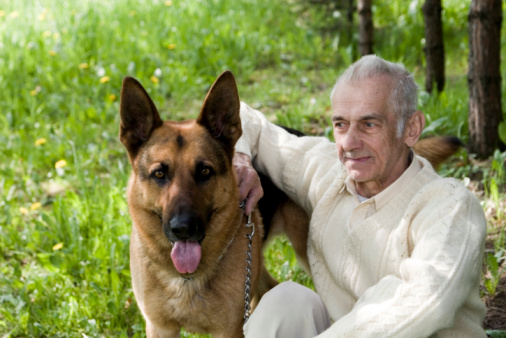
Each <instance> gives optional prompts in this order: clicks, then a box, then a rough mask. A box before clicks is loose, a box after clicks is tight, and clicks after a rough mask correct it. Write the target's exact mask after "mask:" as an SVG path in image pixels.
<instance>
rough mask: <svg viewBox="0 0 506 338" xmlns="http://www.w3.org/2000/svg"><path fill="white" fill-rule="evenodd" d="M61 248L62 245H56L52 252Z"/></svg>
mask: <svg viewBox="0 0 506 338" xmlns="http://www.w3.org/2000/svg"><path fill="white" fill-rule="evenodd" d="M61 248H63V243H58V244H55V245H54V246H53V251H56V250H60V249H61Z"/></svg>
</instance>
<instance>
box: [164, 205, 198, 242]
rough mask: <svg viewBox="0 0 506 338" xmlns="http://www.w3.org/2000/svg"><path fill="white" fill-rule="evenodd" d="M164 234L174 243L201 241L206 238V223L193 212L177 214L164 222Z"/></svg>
mask: <svg viewBox="0 0 506 338" xmlns="http://www.w3.org/2000/svg"><path fill="white" fill-rule="evenodd" d="M163 233H164V234H165V236H166V237H167V239H168V240H169V241H170V242H172V243H174V242H177V241H201V240H203V239H204V237H205V229H204V222H203V221H202V219H201V218H200V217H198V216H197V215H196V214H195V213H193V212H185V213H180V214H176V215H174V216H172V217H171V218H170V219H169V220H168V222H167V221H164V222H163Z"/></svg>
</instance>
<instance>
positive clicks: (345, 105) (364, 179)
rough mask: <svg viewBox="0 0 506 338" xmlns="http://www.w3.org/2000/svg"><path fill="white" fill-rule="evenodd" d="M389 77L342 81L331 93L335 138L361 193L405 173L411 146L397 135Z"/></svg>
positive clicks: (368, 193) (368, 192) (376, 190)
mask: <svg viewBox="0 0 506 338" xmlns="http://www.w3.org/2000/svg"><path fill="white" fill-rule="evenodd" d="M390 92H391V82H390V80H389V79H388V78H386V77H376V78H372V79H366V80H362V81H361V82H359V83H357V84H355V85H351V84H347V83H341V84H339V85H338V87H337V88H336V89H335V91H334V95H333V97H332V105H333V115H332V123H333V128H334V138H335V142H336V145H337V151H338V153H339V158H340V159H341V162H342V163H343V164H344V165H345V167H346V170H347V172H348V174H349V175H350V178H351V179H353V180H354V181H355V182H356V183H357V190H358V193H359V194H360V195H362V196H364V197H371V196H374V195H376V194H377V193H379V192H381V191H382V190H384V189H385V188H386V187H388V186H389V185H390V184H391V183H393V182H394V181H395V180H396V179H397V178H399V176H401V175H402V173H403V172H404V170H405V169H406V168H407V165H408V160H407V158H408V153H409V148H408V147H407V146H406V144H405V142H404V136H403V137H401V138H398V137H397V131H396V127H397V118H396V116H395V114H394V112H393V111H392V110H391V109H390V107H389V105H388V97H389V95H390Z"/></svg>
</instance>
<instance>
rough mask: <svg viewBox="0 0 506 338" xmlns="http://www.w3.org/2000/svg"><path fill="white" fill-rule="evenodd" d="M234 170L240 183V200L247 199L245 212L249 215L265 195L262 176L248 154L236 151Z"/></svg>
mask: <svg viewBox="0 0 506 338" xmlns="http://www.w3.org/2000/svg"><path fill="white" fill-rule="evenodd" d="M233 165H234V170H235V172H236V175H237V184H238V185H239V201H240V202H242V201H244V200H247V202H246V206H245V208H244V213H245V214H246V215H249V214H250V213H251V210H252V209H253V207H254V206H255V205H256V204H257V202H258V200H260V198H262V196H263V195H264V191H263V189H262V185H261V183H260V177H258V174H257V172H256V170H255V169H254V168H253V165H252V164H251V159H250V158H249V156H248V155H245V154H241V153H236V154H235V155H234V159H233Z"/></svg>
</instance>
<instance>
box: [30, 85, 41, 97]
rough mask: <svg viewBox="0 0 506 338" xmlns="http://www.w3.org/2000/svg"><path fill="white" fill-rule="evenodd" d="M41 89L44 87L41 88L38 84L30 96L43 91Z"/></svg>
mask: <svg viewBox="0 0 506 338" xmlns="http://www.w3.org/2000/svg"><path fill="white" fill-rule="evenodd" d="M41 89H42V88H41V87H40V86H37V87H35V89H34V90H30V96H35V95H37V94H38V93H39V92H40V91H41Z"/></svg>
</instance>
